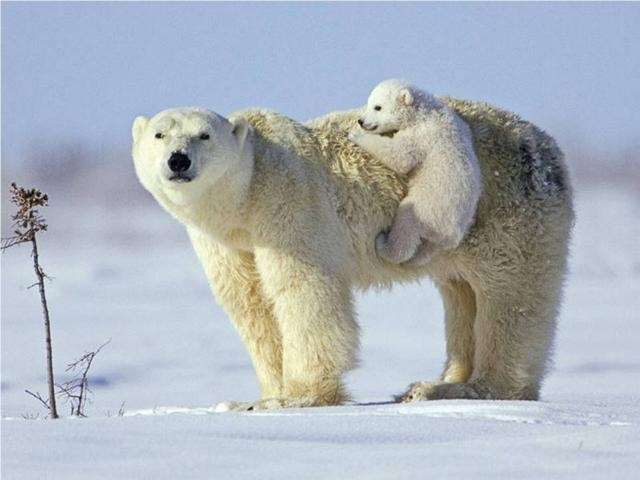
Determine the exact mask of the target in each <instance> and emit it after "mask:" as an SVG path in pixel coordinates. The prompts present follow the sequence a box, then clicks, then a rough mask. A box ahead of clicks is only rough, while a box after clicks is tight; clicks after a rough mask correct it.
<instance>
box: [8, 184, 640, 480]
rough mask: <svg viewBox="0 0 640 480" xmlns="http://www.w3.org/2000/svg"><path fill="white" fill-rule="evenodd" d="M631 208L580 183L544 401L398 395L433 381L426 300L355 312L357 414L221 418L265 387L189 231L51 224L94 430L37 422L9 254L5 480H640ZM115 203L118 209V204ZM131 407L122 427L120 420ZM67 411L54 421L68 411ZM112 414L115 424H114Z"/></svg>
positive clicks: (70, 216)
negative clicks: (226, 408) (85, 358)
mask: <svg viewBox="0 0 640 480" xmlns="http://www.w3.org/2000/svg"><path fill="white" fill-rule="evenodd" d="M639 200H640V190H632V189H630V188H629V187H622V186H616V185H609V186H605V185H600V186H589V185H581V186H580V188H579V189H578V190H577V205H576V206H577V210H578V222H577V225H576V229H575V235H574V242H573V255H572V262H571V274H570V276H569V279H568V282H567V290H566V300H565V303H564V307H563V310H562V315H561V320H560V326H559V334H558V338H557V348H556V356H555V358H556V362H555V363H556V368H555V369H554V371H553V372H552V374H551V375H549V377H548V380H547V381H546V384H545V387H544V390H543V398H542V401H540V402H487V401H438V402H422V403H417V404H411V405H397V404H392V403H390V402H389V400H390V398H391V395H392V394H394V393H398V392H400V391H401V390H402V389H403V388H404V387H406V385H407V384H408V383H410V382H412V381H415V380H419V379H433V378H435V377H436V376H437V375H438V374H439V371H440V367H441V364H442V362H443V359H444V340H443V324H442V307H441V305H440V300H439V297H438V295H437V292H436V291H435V289H434V288H433V286H432V285H430V284H429V283H428V282H424V283H423V284H421V285H410V286H407V287H402V288H397V289H395V290H393V291H392V292H369V293H366V294H363V295H361V296H360V297H359V301H358V311H359V317H360V323H361V325H362V329H363V342H362V344H363V350H362V365H361V367H360V368H359V369H358V370H356V371H354V372H352V373H351V374H350V375H349V384H350V388H351V391H352V392H353V394H354V398H355V399H356V400H357V402H358V403H357V404H355V405H349V406H344V407H336V408H322V409H307V410H287V411H278V412H267V413H247V414H237V413H215V411H214V409H213V407H212V406H213V405H214V404H215V403H217V402H219V401H223V400H250V399H255V398H257V396H258V389H257V386H256V383H255V378H254V375H253V372H252V368H251V365H250V362H249V359H248V356H247V354H246V353H245V352H244V349H243V347H242V344H241V343H240V341H239V339H238V338H237V335H236V333H235V331H234V329H233V327H232V325H231V323H230V322H229V321H228V320H227V318H226V316H225V314H224V313H223V312H222V311H221V309H220V308H219V307H218V306H217V305H216V304H215V302H214V300H213V298H212V297H211V295H210V294H209V291H208V287H207V285H206V281H205V278H204V275H203V273H202V272H201V269H200V265H199V264H198V262H197V260H196V258H195V254H194V253H193V252H192V251H191V247H190V245H189V243H188V240H187V237H186V234H185V233H184V232H183V231H182V228H181V227H180V226H179V225H178V224H177V223H176V222H175V221H174V220H172V219H171V218H170V217H169V216H168V215H167V214H165V213H163V212H162V211H161V210H160V208H159V207H157V206H156V205H154V204H153V202H152V201H151V200H150V199H147V200H146V201H139V202H138V201H136V202H135V204H132V203H134V202H128V201H126V200H120V201H116V202H114V201H113V200H112V199H105V201H104V202H101V204H100V203H98V202H97V203H93V204H90V205H82V204H81V202H79V201H77V199H75V198H74V197H72V196H70V194H69V196H68V195H66V194H64V193H61V194H59V195H58V196H54V197H53V199H52V202H51V203H52V206H51V207H50V208H49V210H48V211H46V212H45V213H46V214H47V217H48V218H49V220H50V224H51V228H50V231H49V232H48V233H47V234H45V236H43V237H42V246H41V250H42V252H41V257H42V258H41V260H42V262H43V264H44V267H45V269H46V271H47V272H48V273H49V274H50V275H51V276H52V277H53V278H54V280H53V282H51V283H50V284H48V285H47V288H48V292H49V301H50V304H51V314H52V321H53V340H54V348H55V352H54V354H55V365H56V372H57V374H58V378H59V379H60V380H64V379H65V376H64V367H65V365H66V364H67V363H68V362H70V361H71V360H73V359H74V358H76V357H78V356H79V355H80V354H82V353H83V351H85V350H86V349H92V348H94V347H96V346H98V345H100V344H101V343H103V342H104V341H105V340H108V339H111V343H110V344H109V345H108V346H106V347H105V348H104V350H103V351H102V352H101V353H100V354H99V356H98V357H96V360H95V365H94V367H93V369H92V375H91V382H92V385H93V386H92V388H93V391H94V397H93V403H92V404H91V405H90V407H89V418H86V419H70V418H65V419H62V420H59V421H56V422H52V421H45V420H41V419H40V420H25V419H23V418H22V415H24V414H33V413H35V412H39V411H40V412H42V409H41V408H40V406H39V405H38V404H37V402H35V401H34V400H33V399H32V398H30V397H28V396H27V395H26V394H25V393H24V389H25V388H28V389H31V390H40V391H41V392H44V391H45V383H44V368H43V367H44V359H43V341H42V332H41V330H42V325H41V321H40V311H39V303H38V301H37V292H36V291H35V290H33V289H32V290H27V289H26V287H27V286H28V285H30V284H31V283H32V282H33V280H32V274H33V272H32V270H31V267H30V263H29V256H28V249H27V248H26V247H24V248H20V249H13V250H11V251H9V252H7V253H5V254H4V255H3V256H2V273H3V278H2V417H3V419H2V424H1V426H2V478H7V479H22V478H30V479H43V478H56V479H57V478H65V479H74V478H79V479H83V480H86V479H92V478H109V479H111V478H122V479H133V478H154V479H159V478H167V479H169V478H171V479H174V478H207V479H211V478H216V479H219V478H220V479H222V478H230V479H231V478H256V477H259V478H276V477H277V478H281V479H288V478H291V479H300V478H325V479H342V478H367V479H369V478H372V479H378V478H380V479H382V478H385V479H397V478H445V477H456V478H468V477H470V476H472V475H473V476H474V477H475V478H486V477H489V476H496V477H500V478H509V479H512V478H580V479H587V478H604V477H607V478H630V477H633V476H635V475H637V472H638V470H639V469H640V348H639V345H640V321H639V320H640V313H639V312H640V251H639V250H640V247H639V245H640V243H639V242H638V238H640V215H639V213H640V212H639V205H640V201H639ZM114 203H117V204H118V205H120V206H119V207H117V208H114V207H113V206H112V205H113V204H114ZM122 402H125V407H124V408H125V411H126V413H125V416H124V417H119V416H117V415H114V414H115V413H116V412H117V411H118V409H119V407H120V405H121V403H122ZM61 410H62V411H63V412H64V411H66V410H65V407H63V406H62V407H61ZM108 414H110V416H108Z"/></svg>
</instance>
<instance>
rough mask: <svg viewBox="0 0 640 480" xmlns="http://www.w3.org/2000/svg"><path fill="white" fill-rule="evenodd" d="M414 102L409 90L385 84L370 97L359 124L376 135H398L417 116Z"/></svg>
mask: <svg viewBox="0 0 640 480" xmlns="http://www.w3.org/2000/svg"><path fill="white" fill-rule="evenodd" d="M413 101H414V99H413V95H412V94H411V92H410V90H409V89H408V88H406V87H404V86H402V85H401V84H389V83H388V82H383V83H381V84H380V85H378V86H377V87H376V88H374V89H373V91H372V92H371V94H370V95H369V99H368V100H367V105H366V106H365V110H364V114H363V115H362V117H361V118H360V119H359V120H358V124H359V125H360V126H361V127H362V128H363V129H364V130H367V131H369V132H370V133H374V134H379V135H384V134H393V133H396V132H397V131H399V130H402V129H403V128H406V127H407V126H408V125H409V124H410V123H411V121H412V119H413V117H414V116H415V113H414V106H413Z"/></svg>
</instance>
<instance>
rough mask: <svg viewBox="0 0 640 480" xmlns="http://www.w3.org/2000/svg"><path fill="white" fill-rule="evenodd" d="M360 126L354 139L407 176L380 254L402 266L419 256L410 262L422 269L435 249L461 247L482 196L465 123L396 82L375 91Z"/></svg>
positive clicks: (417, 91) (380, 239) (427, 95)
mask: <svg viewBox="0 0 640 480" xmlns="http://www.w3.org/2000/svg"><path fill="white" fill-rule="evenodd" d="M359 124H360V128H356V129H354V130H352V131H351V133H350V137H349V138H350V139H351V140H353V141H354V142H355V143H357V144H358V145H360V146H361V147H362V148H364V149H365V150H366V151H367V152H369V153H370V154H372V155H373V156H374V157H376V158H377V159H379V160H380V161H382V162H384V163H385V165H387V166H388V167H389V168H391V169H392V170H393V171H395V172H397V173H399V174H401V175H408V177H409V192H408V193H407V196H406V197H405V198H404V200H402V202H401V203H400V207H399V208H398V212H397V213H396V216H395V218H394V220H393V225H392V226H391V230H390V232H389V233H388V234H386V233H381V234H380V235H379V236H378V238H377V240H376V246H377V250H378V253H379V254H380V255H381V256H382V257H383V258H385V259H387V260H389V261H391V262H394V263H402V262H406V261H408V260H411V259H412V258H414V256H415V255H416V253H418V251H419V252H420V253H419V255H418V257H416V258H414V260H413V263H422V262H427V261H428V260H429V259H430V258H431V257H432V254H433V252H434V251H435V250H436V249H443V250H450V249H452V248H455V247H457V246H458V245H459V244H460V242H461V241H462V238H463V237H464V236H465V234H466V233H467V231H468V229H469V227H470V226H471V224H472V223H473V218H474V215H475V212H476V206H477V204H478V199H479V198H480V193H481V191H482V179H481V175H480V167H479V165H478V159H477V158H476V154H475V152H474V150H473V137H472V135H471V131H470V130H469V127H468V126H467V124H466V123H465V122H464V121H463V120H462V119H461V118H460V117H459V116H458V115H457V114H456V113H455V112H454V111H453V110H452V109H451V108H449V107H447V106H446V105H445V104H444V103H443V102H442V101H440V100H439V99H437V98H436V97H434V96H433V95H431V94H430V93H428V92H425V91H423V90H420V89H418V88H416V87H414V86H412V85H409V84H408V83H406V82H403V81H400V80H396V79H391V80H385V81H384V82H381V83H380V84H378V85H377V86H376V87H375V88H374V89H373V91H372V92H371V94H370V95H369V99H368V101H367V104H366V106H365V108H364V112H363V115H362V117H361V118H360V120H359ZM421 245H422V248H420V249H419V247H420V246H421Z"/></svg>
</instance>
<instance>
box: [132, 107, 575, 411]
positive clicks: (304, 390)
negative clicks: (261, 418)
mask: <svg viewBox="0 0 640 480" xmlns="http://www.w3.org/2000/svg"><path fill="white" fill-rule="evenodd" d="M446 102H447V104H448V105H450V106H451V107H452V108H454V109H455V110H456V112H457V113H458V114H459V115H461V117H462V118H463V119H464V120H465V121H466V122H467V123H468V124H469V126H470V128H471V130H472V132H473V135H474V147H475V149H476V153H477V156H478V158H479V161H480V164H481V170H482V179H483V194H482V197H481V199H480V201H479V204H478V208H477V214H476V220H475V223H474V224H473V226H472V227H471V229H470V231H469V232H468V234H467V235H466V237H465V238H464V239H463V241H462V242H461V244H460V245H459V246H458V247H456V248H455V249H452V250H448V251H441V252H437V253H436V254H435V255H434V257H433V260H432V261H431V262H430V263H429V264H428V265H425V266H406V265H405V266H399V265H394V264H390V263H387V262H384V261H383V260H381V259H380V258H378V257H377V256H376V253H375V246H374V239H375V237H376V235H377V234H378V233H379V232H380V231H381V230H384V229H386V228H388V227H389V225H390V224H391V221H392V219H393V215H394V213H395V210H396V207H397V205H398V203H399V202H400V200H401V199H402V198H403V196H404V194H405V193H406V182H405V179H403V178H401V177H399V176H398V175H396V174H395V173H393V172H392V171H391V170H389V169H387V168H386V167H385V166H383V165H382V164H381V163H380V162H377V161H376V160H375V159H373V158H371V157H369V156H368V155H367V154H366V153H365V152H364V151H363V150H361V149H360V148H359V147H357V146H356V145H355V144H353V143H351V142H350V141H349V140H348V139H347V133H348V131H349V130H350V129H351V128H352V127H353V126H354V125H355V122H356V120H357V118H358V114H359V111H356V110H354V111H350V112H341V113H340V112H338V113H334V114H329V115H327V116H326V117H323V118H320V119H317V120H315V121H312V122H311V123H310V124H309V126H303V125H301V124H300V123H297V122H295V121H293V120H290V119H288V118H286V117H283V116H281V115H278V114H276V113H273V112H268V111H264V110H248V111H244V112H240V113H238V114H236V115H234V116H232V117H231V120H227V119H225V118H224V117H221V116H219V115H217V114H215V113H213V112H209V111H206V110H202V109H195V108H186V109H173V110H167V111H164V112H161V113H159V114H157V115H156V116H155V117H153V118H151V119H148V118H146V117H138V118H137V119H136V120H135V122H134V125H133V138H134V143H133V157H134V163H135V167H136V172H137V174H138V176H139V179H140V181H141V182H142V184H143V185H144V186H145V188H147V189H148V190H149V191H150V192H151V193H152V194H153V196H154V197H155V198H156V199H157V200H158V202H159V203H160V204H161V205H162V206H163V207H164V208H165V209H166V210H168V211H169V212H170V213H171V214H172V215H173V216H174V217H175V218H177V219H178V220H179V221H180V222H182V223H183V224H185V225H186V227H187V230H188V232H189V235H190V238H191V241H192V243H193V246H194V248H195V250H196V252H197V254H198V256H199V258H200V260H201V261H202V264H203V266H204V269H205V272H206V275H207V277H208V279H209V282H210V284H211V287H212V289H213V292H214V294H215V296H216V297H217V299H218V301H219V302H220V303H221V304H222V306H223V307H224V308H225V310H226V311H227V312H228V314H229V315H230V317H231V318H232V320H233V322H234V324H235V326H236V328H237V330H238V331H239V333H240V335H241V337H242V339H243V341H244V342H245V344H246V346H247V349H248V351H249V353H250V355H251V358H252V361H253V365H254V367H255V370H256V373H257V376H258V379H259V382H260V385H261V391H262V400H259V401H257V402H251V403H235V404H233V406H232V407H233V408H235V409H240V410H242V409H254V408H255V409H260V408H280V407H304V406H320V405H336V404H340V403H342V402H344V401H345V400H347V399H348V394H347V392H346V391H345V389H344V387H343V383H342V376H343V374H344V373H345V372H346V371H347V370H349V369H351V368H353V367H354V366H355V365H356V362H357V350H358V326H357V323H356V321H355V318H354V311H353V304H352V289H353V288H354V287H355V288H368V287H371V286H389V285H391V284H392V283H393V282H396V281H401V282H402V281H411V280H415V279H418V278H420V277H424V276H429V277H431V278H432V279H433V280H434V282H435V284H436V285H437V287H438V288H439V290H440V292H441V294H442V297H443V301H444V307H445V314H446V338H447V361H446V365H445V368H444V372H443V374H442V377H441V379H440V381H437V382H432V383H430V382H418V383H415V384H413V385H411V386H410V388H409V390H408V391H407V392H406V393H405V394H404V396H403V397H402V398H403V399H404V400H406V401H410V400H422V399H437V398H492V399H537V398H538V395H539V389H540V384H541V381H542V377H543V375H544V373H545V368H546V365H547V363H548V360H549V357H550V348H551V346H552V342H553V337H554V330H555V326H556V317H557V314H558V307H559V303H560V298H561V290H562V283H563V277H564V273H565V269H566V261H567V250H568V241H569V236H570V230H571V226H572V223H573V210H572V198H571V189H570V187H569V183H568V178H567V175H566V172H565V167H564V164H563V159H562V154H561V152H560V150H559V149H558V148H557V146H556V145H555V142H554V141H553V139H552V138H550V137H549V136H547V135H546V134H545V133H544V132H542V131H540V130H539V129H537V128H536V127H535V126H533V125H532V124H530V123H527V122H525V121H523V120H521V119H519V118H518V117H517V116H515V115H513V114H510V113H508V112H505V111H502V110H498V109H495V108H493V107H491V106H489V105H486V104H481V103H474V102H466V101H458V100H453V99H447V100H446ZM434 188H446V186H434Z"/></svg>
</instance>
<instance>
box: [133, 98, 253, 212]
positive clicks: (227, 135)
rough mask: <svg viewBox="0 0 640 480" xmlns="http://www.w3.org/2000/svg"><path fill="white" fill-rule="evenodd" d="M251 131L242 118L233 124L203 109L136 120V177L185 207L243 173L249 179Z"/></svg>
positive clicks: (175, 111) (184, 110)
mask: <svg viewBox="0 0 640 480" xmlns="http://www.w3.org/2000/svg"><path fill="white" fill-rule="evenodd" d="M249 130H250V126H249V124H248V123H247V122H246V120H244V119H239V120H237V121H234V122H231V121H229V120H227V119H226V118H224V117H222V116H220V115H218V114H217V113H214V112H211V111H208V110H204V109H201V108H175V109H170V110H165V111H163V112H160V113H158V114H157V115H155V116H154V117H152V118H147V117H137V118H136V119H135V121H134V122H133V128H132V134H133V161H134V165H135V168H136V173H137V174H138V178H139V179H140V182H141V183H142V185H143V186H144V187H145V188H146V189H147V190H149V191H150V192H151V193H152V194H154V195H155V196H160V197H162V198H168V199H171V200H174V201H176V202H177V203H184V202H186V201H189V200H190V199H193V197H198V196H200V195H201V194H202V193H204V192H205V191H207V190H210V189H211V188H215V185H216V183H218V182H220V181H223V179H225V180H224V181H225V182H229V181H233V178H229V177H235V176H242V175H243V174H244V173H246V172H244V170H247V169H249V175H250V170H251V165H252V163H251V157H252V152H251V148H250V146H249V145H248V141H247V134H248V132H249ZM247 162H249V163H247Z"/></svg>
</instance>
